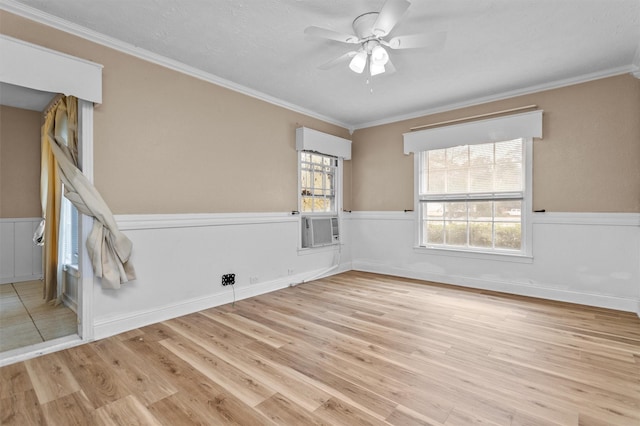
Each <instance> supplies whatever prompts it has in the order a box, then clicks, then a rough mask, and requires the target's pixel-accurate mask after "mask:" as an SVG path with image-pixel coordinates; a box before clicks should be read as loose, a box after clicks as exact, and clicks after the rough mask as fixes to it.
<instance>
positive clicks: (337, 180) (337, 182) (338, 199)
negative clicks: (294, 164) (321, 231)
mask: <svg viewBox="0 0 640 426" xmlns="http://www.w3.org/2000/svg"><path fill="white" fill-rule="evenodd" d="M304 154H314V155H321V156H323V157H328V158H331V159H332V160H335V162H336V163H335V164H336V165H335V176H334V182H333V185H334V195H333V197H334V207H335V210H333V211H328V212H327V211H311V212H306V211H303V210H302V198H303V196H302V162H303V161H302V156H303V155H304ZM297 155H298V176H297V180H298V185H297V186H298V212H299V213H300V215H302V216H339V215H340V212H341V211H342V167H343V159H342V158H341V157H336V156H333V155H329V154H325V153H322V152H317V151H309V150H300V151H297Z"/></svg>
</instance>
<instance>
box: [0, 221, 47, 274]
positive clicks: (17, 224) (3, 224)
mask: <svg viewBox="0 0 640 426" xmlns="http://www.w3.org/2000/svg"><path fill="white" fill-rule="evenodd" d="M40 220H41V219H40V218H3V219H0V284H7V283H14V282H21V281H30V280H38V279H41V278H42V247H39V246H36V245H35V244H33V233H34V231H35V230H36V227H37V226H38V224H39V223H40Z"/></svg>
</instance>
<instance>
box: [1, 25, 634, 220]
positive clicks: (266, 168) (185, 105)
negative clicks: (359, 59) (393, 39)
mask: <svg viewBox="0 0 640 426" xmlns="http://www.w3.org/2000/svg"><path fill="white" fill-rule="evenodd" d="M0 32H2V33H4V34H7V35H10V36H12V37H16V38H19V39H22V40H25V41H28V42H32V43H36V44H39V45H42V46H45V47H49V48H52V49H55V50H58V51H61V52H64V53H68V54H71V55H74V56H78V57H81V58H85V59H89V60H92V61H95V62H98V63H101V64H103V65H104V66H105V68H104V72H103V75H104V83H103V89H104V96H103V104H102V105H101V106H99V107H98V108H97V109H96V111H95V144H94V162H95V183H96V187H97V188H98V190H100V192H101V193H102V195H103V197H104V198H105V200H106V201H107V202H108V203H109V205H110V206H111V208H112V210H113V211H114V213H117V214H127V213H130V214H132V213H198V212H259V211H264V212H268V211H287V210H292V209H295V208H297V206H296V204H297V196H296V185H297V183H296V182H297V176H296V170H297V163H296V152H295V148H294V144H295V135H294V130H295V128H296V127H298V126H301V125H304V126H307V127H311V128H315V129H318V130H321V131H325V132H327V133H331V134H335V135H337V136H341V137H345V138H350V137H349V134H348V132H347V130H346V129H343V128H340V127H338V126H334V125H331V124H327V123H324V122H322V121H320V120H317V119H314V118H310V117H307V116H304V115H302V114H298V113H295V112H292V111H289V110H286V109H283V108H279V107H277V106H274V105H271V104H268V103H265V102H262V101H260V100H257V99H254V98H251V97H248V96H244V95H241V94H239V93H236V92H233V91H230V90H227V89H224V88H222V87H219V86H216V85H213V84H210V83H207V82H204V81H201V80H198V79H195V78H192V77H189V76H186V75H183V74H180V73H178V72H175V71H171V70H169V69H166V68H163V67H160V66H157V65H154V64H151V63H148V62H145V61H142V60H140V59H137V58H134V57H131V56H128V55H125V54H123V53H120V52H117V51H115V50H112V49H109V48H106V47H103V46H100V45H96V44H94V43H91V42H89V41H86V40H83V39H80V38H78V37H75V36H72V35H69V34H66V33H64V32H61V31H57V30H54V29H51V28H48V27H46V26H43V25H40V24H37V23H34V22H32V21H29V20H25V19H23V18H19V17H16V16H14V15H11V14H9V13H6V12H0ZM529 104H537V105H538V106H539V107H540V108H542V109H544V110H545V114H544V139H543V140H540V141H536V142H535V144H534V145H535V146H534V181H533V187H534V193H533V198H534V206H533V207H534V209H546V210H547V211H565V212H639V211H640V120H638V117H639V116H640V80H638V79H635V78H633V77H631V76H629V75H623V76H619V77H612V78H607V79H602V80H598V81H593V82H588V83H584V84H579V85H575V86H570V87H565V88H560V89H556V90H549V91H544V92H539V93H535V94H531V95H526V96H520V97H517V98H512V99H507V100H503V101H498V102H492V103H488V104H484V105H478V106H474V107H469V108H464V109H460V110H456V111H449V112H445V113H440V114H434V115H431V116H427V117H422V118H419V119H413V120H406V121H402V122H398V123H393V124H389V125H384V126H377V127H373V128H369V129H362V130H358V131H356V132H355V133H354V135H353V137H351V139H353V142H354V144H353V161H352V162H346V163H345V179H344V183H345V205H344V207H345V208H346V209H353V210H403V209H411V208H413V157H412V156H405V155H404V154H403V150H402V133H404V132H407V131H408V130H409V128H410V127H412V126H416V125H421V124H428V123H433V122H439V121H443V120H449V119H454V118H459V117H466V116H469V115H476V114H482V113H487V112H492V111H496V110H503V109H508V108H513V107H519V106H523V105H529ZM349 163H352V164H349Z"/></svg>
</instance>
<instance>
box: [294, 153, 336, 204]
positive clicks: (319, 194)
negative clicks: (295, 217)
mask: <svg viewBox="0 0 640 426" xmlns="http://www.w3.org/2000/svg"><path fill="white" fill-rule="evenodd" d="M299 155H300V182H299V184H300V191H299V194H300V203H299V204H300V212H301V213H337V212H338V206H337V200H338V197H337V196H336V193H337V186H338V185H337V182H338V180H337V175H338V164H339V163H338V159H337V158H336V157H332V156H329V155H324V154H319V153H316V152H309V151H300V154H299Z"/></svg>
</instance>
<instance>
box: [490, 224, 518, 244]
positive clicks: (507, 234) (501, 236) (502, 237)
mask: <svg viewBox="0 0 640 426" xmlns="http://www.w3.org/2000/svg"><path fill="white" fill-rule="evenodd" d="M495 227H496V244H495V247H496V248H497V249H505V250H521V249H522V233H521V229H520V223H519V222H518V223H505V222H496V223H495Z"/></svg>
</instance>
